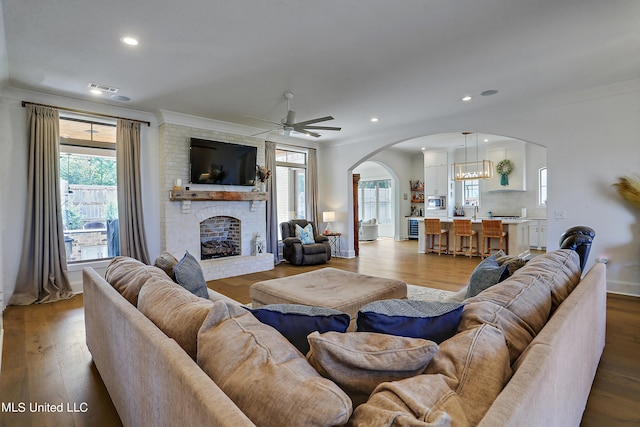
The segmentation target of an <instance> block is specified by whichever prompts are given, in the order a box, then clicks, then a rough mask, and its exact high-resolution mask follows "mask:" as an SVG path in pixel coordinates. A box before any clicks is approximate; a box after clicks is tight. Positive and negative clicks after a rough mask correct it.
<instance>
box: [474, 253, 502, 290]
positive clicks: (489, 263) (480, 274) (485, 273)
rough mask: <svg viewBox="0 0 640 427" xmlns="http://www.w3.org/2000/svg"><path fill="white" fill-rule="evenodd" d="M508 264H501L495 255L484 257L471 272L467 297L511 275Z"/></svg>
mask: <svg viewBox="0 0 640 427" xmlns="http://www.w3.org/2000/svg"><path fill="white" fill-rule="evenodd" d="M507 267H508V266H507V265H499V264H498V261H497V260H496V256H495V255H491V256H489V257H487V258H485V259H483V260H482V261H481V262H480V263H479V264H478V265H477V266H476V268H475V269H474V270H473V272H472V273H471V277H469V286H467V298H471V297H473V296H476V295H478V294H479V293H480V292H482V291H484V290H485V289H488V288H490V287H491V286H493V285H495V284H496V283H499V282H501V281H503V280H504V279H506V278H507V277H509V270H508V269H507Z"/></svg>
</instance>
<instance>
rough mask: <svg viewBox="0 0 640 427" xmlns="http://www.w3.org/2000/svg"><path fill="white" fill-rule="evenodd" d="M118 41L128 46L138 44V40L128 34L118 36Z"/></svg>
mask: <svg viewBox="0 0 640 427" xmlns="http://www.w3.org/2000/svg"><path fill="white" fill-rule="evenodd" d="M120 41H121V42H122V43H124V44H127V45H129V46H138V40H137V39H135V38H133V37H130V36H125V37H120Z"/></svg>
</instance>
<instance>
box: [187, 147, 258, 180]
mask: <svg viewBox="0 0 640 427" xmlns="http://www.w3.org/2000/svg"><path fill="white" fill-rule="evenodd" d="M189 151H190V155H189V157H190V162H191V183H193V184H220V185H254V183H255V179H256V156H257V151H258V149H257V148H256V147H251V146H249V145H240V144H232V143H229V142H220V141H208V140H206V139H198V138H191V147H190V150H189Z"/></svg>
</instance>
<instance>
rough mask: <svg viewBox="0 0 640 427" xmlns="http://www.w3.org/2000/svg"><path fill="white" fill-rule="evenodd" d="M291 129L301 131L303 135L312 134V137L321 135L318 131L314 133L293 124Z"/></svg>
mask: <svg viewBox="0 0 640 427" xmlns="http://www.w3.org/2000/svg"><path fill="white" fill-rule="evenodd" d="M293 130H294V131H296V132H298V133H303V134H305V135H309V136H313V137H314V138H320V136H321V135H320V134H319V133H315V132H312V131H310V130H306V129H305V128H303V127H300V126H298V125H295V126H294V127H293Z"/></svg>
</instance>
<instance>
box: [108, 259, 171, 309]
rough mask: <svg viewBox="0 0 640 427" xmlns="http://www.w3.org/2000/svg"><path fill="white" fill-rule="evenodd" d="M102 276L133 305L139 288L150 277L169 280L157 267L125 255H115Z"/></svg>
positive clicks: (136, 303) (135, 304)
mask: <svg viewBox="0 0 640 427" xmlns="http://www.w3.org/2000/svg"><path fill="white" fill-rule="evenodd" d="M104 277H105V280H106V281H107V282H109V284H111V286H113V287H114V289H115V290H116V291H118V292H119V293H120V294H121V295H122V296H123V297H124V298H125V299H126V300H127V301H129V302H130V303H131V304H133V305H134V306H137V305H138V293H139V292H140V289H141V288H142V286H144V284H145V283H146V282H147V280H149V279H150V278H151V277H160V278H163V279H165V280H168V281H170V280H171V279H169V278H168V277H167V275H166V274H165V273H164V272H162V270H160V269H159V268H157V267H154V266H150V265H146V264H144V263H142V262H140V261H138V260H136V259H133V258H130V257H126V256H117V257H115V258H114V259H113V260H111V262H110V263H109V265H108V266H107V270H106V272H105V275H104Z"/></svg>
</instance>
